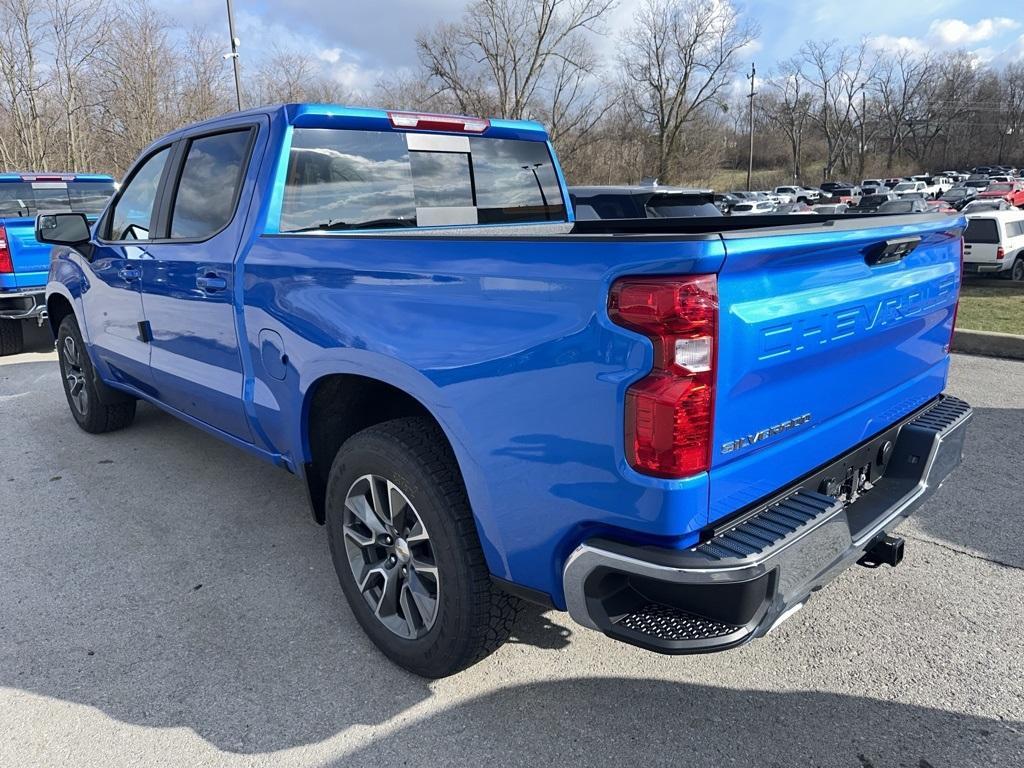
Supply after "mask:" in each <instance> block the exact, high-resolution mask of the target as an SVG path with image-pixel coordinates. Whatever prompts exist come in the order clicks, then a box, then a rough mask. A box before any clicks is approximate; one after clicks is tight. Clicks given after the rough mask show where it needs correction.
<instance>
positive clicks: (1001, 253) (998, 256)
mask: <svg viewBox="0 0 1024 768" xmlns="http://www.w3.org/2000/svg"><path fill="white" fill-rule="evenodd" d="M1005 258H1006V251H1004V250H1003V246H1001V245H1000V246H999V247H998V248H996V259H997V260H998V261H1002V260H1003V259H1005Z"/></svg>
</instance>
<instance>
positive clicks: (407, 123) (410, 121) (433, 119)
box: [388, 112, 491, 133]
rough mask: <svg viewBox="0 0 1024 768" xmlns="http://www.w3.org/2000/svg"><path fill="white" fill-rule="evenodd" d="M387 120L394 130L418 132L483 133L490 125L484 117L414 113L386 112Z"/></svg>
mask: <svg viewBox="0 0 1024 768" xmlns="http://www.w3.org/2000/svg"><path fill="white" fill-rule="evenodd" d="M388 119H389V120H390V121H391V125H393V126H394V127H395V128H412V129H415V130H420V131H453V132H456V133H483V132H484V131H486V130H487V129H488V128H489V127H490V125H491V121H490V120H488V119H487V118H484V117H461V116H459V115H429V114H420V113H416V112H388Z"/></svg>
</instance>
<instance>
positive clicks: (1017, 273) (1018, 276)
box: [1010, 256, 1024, 283]
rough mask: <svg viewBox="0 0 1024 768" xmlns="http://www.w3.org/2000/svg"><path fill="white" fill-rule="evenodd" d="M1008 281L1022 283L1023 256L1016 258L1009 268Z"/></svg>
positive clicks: (1023, 279) (1023, 274) (1023, 273)
mask: <svg viewBox="0 0 1024 768" xmlns="http://www.w3.org/2000/svg"><path fill="white" fill-rule="evenodd" d="M1010 279H1011V280H1013V281H1014V282H1015V283H1021V282H1024V256H1018V257H1017V260H1016V261H1015V262H1013V266H1012V267H1011V268H1010Z"/></svg>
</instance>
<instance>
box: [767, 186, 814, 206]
mask: <svg viewBox="0 0 1024 768" xmlns="http://www.w3.org/2000/svg"><path fill="white" fill-rule="evenodd" d="M775 194H777V195H780V196H784V197H786V198H787V200H786V202H787V203H813V202H815V201H817V200H820V199H821V190H818V189H808V188H807V187H776V188H775Z"/></svg>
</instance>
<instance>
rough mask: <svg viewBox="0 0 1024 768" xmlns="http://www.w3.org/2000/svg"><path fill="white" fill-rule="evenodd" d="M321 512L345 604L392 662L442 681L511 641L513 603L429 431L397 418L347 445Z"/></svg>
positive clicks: (454, 473) (437, 438)
mask: <svg viewBox="0 0 1024 768" xmlns="http://www.w3.org/2000/svg"><path fill="white" fill-rule="evenodd" d="M326 511H327V533H328V540H329V542H330V548H331V557H332V559H333V561H334V569H335V571H336V572H337V574H338V580H339V582H340V583H341V587H342V590H343V591H344V593H345V597H346V599H347V600H348V603H349V606H350V607H351V609H352V612H353V613H354V614H355V617H356V619H357V620H358V621H359V624H360V625H361V626H362V628H363V630H364V631H365V632H366V634H367V635H369V636H370V639H371V640H373V642H374V643H375V644H376V646H377V647H378V648H379V649H380V650H381V651H382V652H383V653H384V654H385V655H386V656H387V657H388V658H390V659H391V660H392V661H394V662H395V663H396V664H398V665H399V666H401V667H404V668H405V669H407V670H409V671H410V672H414V673H416V674H418V675H422V676H424V677H432V678H437V677H445V676H447V675H451V674H454V673H455V672H458V671H459V670H461V669H465V668H466V667H468V666H470V665H471V664H473V663H475V662H477V661H479V660H480V659H482V658H483V657H484V656H486V655H488V654H489V653H491V652H492V651H494V650H495V649H496V648H498V646H500V645H501V644H502V643H503V642H504V641H505V640H506V639H507V638H508V636H509V634H510V632H511V631H512V624H513V622H514V620H515V617H516V613H517V611H518V607H519V601H518V599H517V598H515V597H513V596H511V595H509V594H506V593H504V592H502V591H500V590H498V589H496V588H495V587H494V585H493V583H492V582H491V578H490V572H489V571H488V568H487V564H486V563H485V562H484V555H483V551H482V549H481V547H480V541H479V539H478V537H477V532H476V526H475V524H474V522H473V515H472V513H471V511H470V508H469V500H468V499H467V497H466V491H465V488H464V486H463V483H462V477H461V475H460V473H459V469H458V466H457V464H456V462H455V458H454V456H452V454H451V451H450V449H449V447H448V444H447V441H446V440H445V438H444V435H443V434H441V432H440V431H439V430H438V428H437V427H436V426H435V425H433V424H431V423H430V422H428V421H427V420H425V419H419V418H403V419H395V420H394V421H388V422H385V423H383V424H378V425H376V426H373V427H370V428H368V429H365V430H363V431H362V432H359V433H358V434H356V435H354V436H353V437H351V438H350V439H349V440H347V441H346V442H345V443H344V445H342V447H341V449H340V450H339V451H338V455H337V456H336V457H335V460H334V464H333V465H332V467H331V472H330V477H329V479H328V484H327V504H326Z"/></svg>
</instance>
